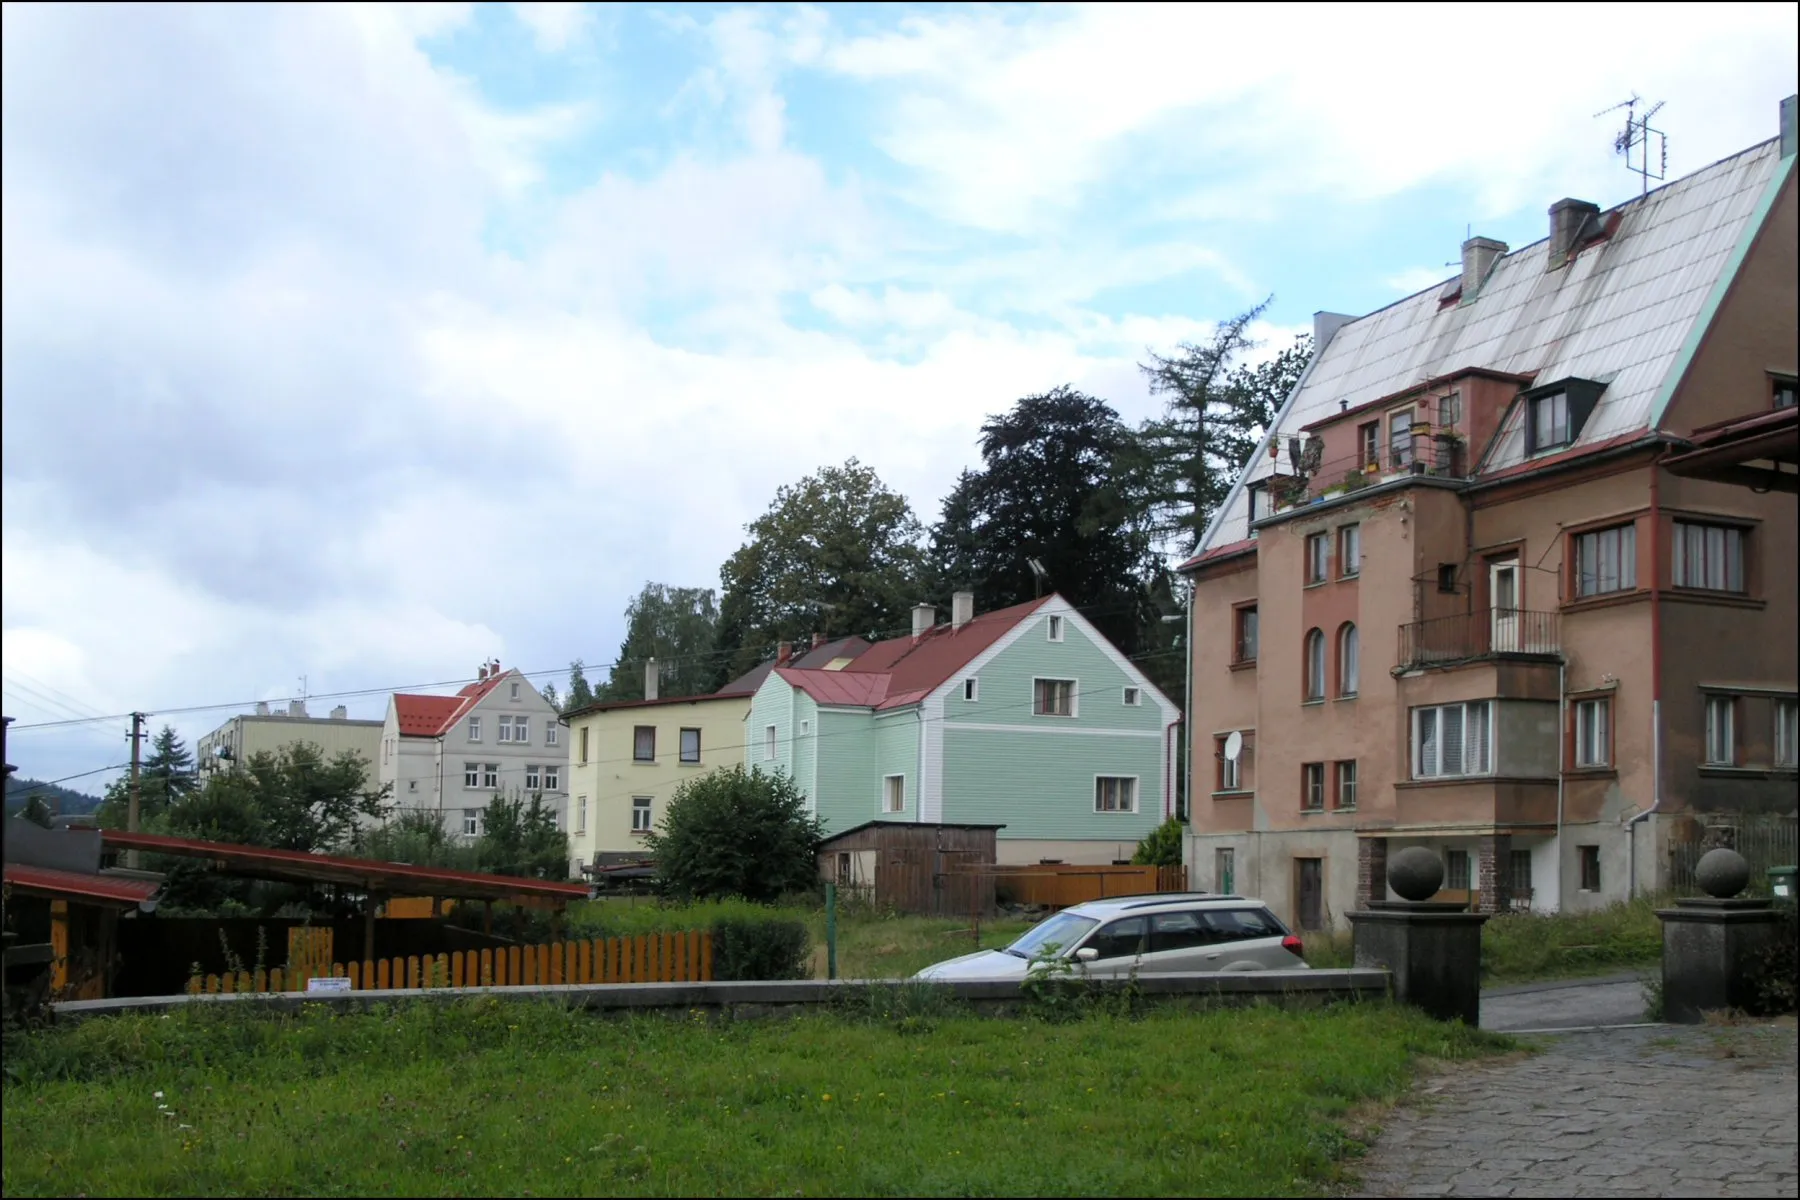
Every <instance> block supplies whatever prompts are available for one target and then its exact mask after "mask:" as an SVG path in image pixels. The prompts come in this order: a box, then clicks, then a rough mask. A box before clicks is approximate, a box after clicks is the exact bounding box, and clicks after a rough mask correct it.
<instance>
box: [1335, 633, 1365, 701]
mask: <svg viewBox="0 0 1800 1200" xmlns="http://www.w3.org/2000/svg"><path fill="white" fill-rule="evenodd" d="M1361 666H1362V655H1361V653H1360V651H1359V649H1358V646H1357V638H1356V626H1355V625H1354V624H1352V623H1351V622H1349V621H1345V622H1344V624H1343V627H1342V628H1340V629H1339V630H1338V695H1340V696H1354V695H1356V681H1357V676H1358V674H1359V672H1360V670H1361Z"/></svg>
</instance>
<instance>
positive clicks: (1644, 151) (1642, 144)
mask: <svg viewBox="0 0 1800 1200" xmlns="http://www.w3.org/2000/svg"><path fill="white" fill-rule="evenodd" d="M1642 103H1643V99H1642V98H1641V97H1640V96H1639V95H1638V94H1637V93H1636V92H1633V93H1631V99H1629V100H1626V101H1624V102H1623V103H1620V104H1615V105H1613V106H1612V107H1611V108H1608V109H1602V110H1601V111H1600V112H1597V113H1595V114H1594V116H1596V117H1604V116H1605V115H1606V114H1607V113H1611V112H1618V111H1619V110H1620V109H1621V108H1622V109H1624V110H1625V128H1624V130H1623V131H1621V132H1620V133H1619V134H1618V135H1617V136H1615V137H1614V138H1613V152H1614V153H1615V154H1623V155H1624V156H1625V169H1626V170H1627V171H1630V172H1631V173H1632V174H1633V175H1636V176H1637V177H1638V178H1639V179H1641V180H1642V181H1643V189H1642V191H1640V192H1639V195H1643V194H1646V193H1648V192H1649V191H1650V181H1651V180H1652V179H1654V180H1656V182H1658V183H1661V182H1662V181H1663V180H1664V179H1665V178H1667V177H1668V174H1669V139H1668V136H1667V135H1666V134H1664V133H1663V131H1662V130H1660V129H1652V128H1651V127H1650V118H1651V117H1654V116H1655V115H1656V114H1657V113H1659V112H1661V111H1662V107H1663V103H1664V102H1663V101H1661V100H1658V101H1657V102H1656V103H1655V104H1652V105H1651V106H1650V109H1649V111H1648V112H1646V113H1645V114H1644V115H1643V116H1641V117H1640V116H1638V115H1637V106H1638V105H1639V104H1642ZM1653 138H1654V139H1655V148H1656V154H1657V165H1656V166H1654V167H1652V166H1651V165H1650V150H1651V139H1653ZM1634 155H1635V156H1636V159H1637V161H1636V162H1633V161H1632V158H1633V156H1634Z"/></svg>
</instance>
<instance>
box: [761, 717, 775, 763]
mask: <svg viewBox="0 0 1800 1200" xmlns="http://www.w3.org/2000/svg"><path fill="white" fill-rule="evenodd" d="M763 761H764V762H774V761H775V727H774V726H773V725H765V726H763Z"/></svg>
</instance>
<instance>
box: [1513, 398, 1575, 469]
mask: <svg viewBox="0 0 1800 1200" xmlns="http://www.w3.org/2000/svg"><path fill="white" fill-rule="evenodd" d="M1545 412H1548V413H1549V414H1550V417H1549V423H1548V426H1547V429H1548V432H1549V433H1558V431H1560V436H1557V437H1555V438H1551V437H1549V436H1547V435H1546V425H1545V424H1544V422H1543V421H1542V420H1541V419H1540V418H1541V417H1542V414H1544V413H1545ZM1525 426H1526V428H1525V437H1526V440H1527V442H1528V443H1529V444H1530V447H1531V453H1533V454H1539V453H1542V452H1543V451H1546V450H1560V449H1562V448H1563V447H1565V446H1568V445H1571V444H1573V442H1574V441H1575V430H1574V427H1573V426H1572V425H1570V423H1569V393H1567V392H1551V393H1549V394H1548V395H1543V396H1533V397H1532V398H1531V399H1530V400H1529V401H1527V402H1526V405H1525Z"/></svg>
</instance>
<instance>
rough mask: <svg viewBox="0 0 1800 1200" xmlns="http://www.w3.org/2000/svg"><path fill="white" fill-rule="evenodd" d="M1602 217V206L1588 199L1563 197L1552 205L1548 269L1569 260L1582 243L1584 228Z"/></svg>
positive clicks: (1545, 265) (1546, 267)
mask: <svg viewBox="0 0 1800 1200" xmlns="http://www.w3.org/2000/svg"><path fill="white" fill-rule="evenodd" d="M1599 217H1600V206H1599V205H1598V204H1592V203H1590V202H1588V201H1586V200H1573V199H1562V200H1558V201H1557V202H1556V203H1555V204H1552V205H1551V206H1550V257H1549V260H1548V261H1547V262H1546V263H1545V264H1544V269H1545V270H1546V271H1554V270H1556V269H1557V268H1558V267H1560V266H1562V265H1564V264H1565V263H1567V262H1568V261H1569V255H1570V253H1571V252H1573V251H1574V249H1575V247H1576V246H1578V245H1580V244H1581V236H1582V230H1583V229H1585V228H1586V227H1587V224H1588V222H1589V221H1597V220H1598V219H1599Z"/></svg>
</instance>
